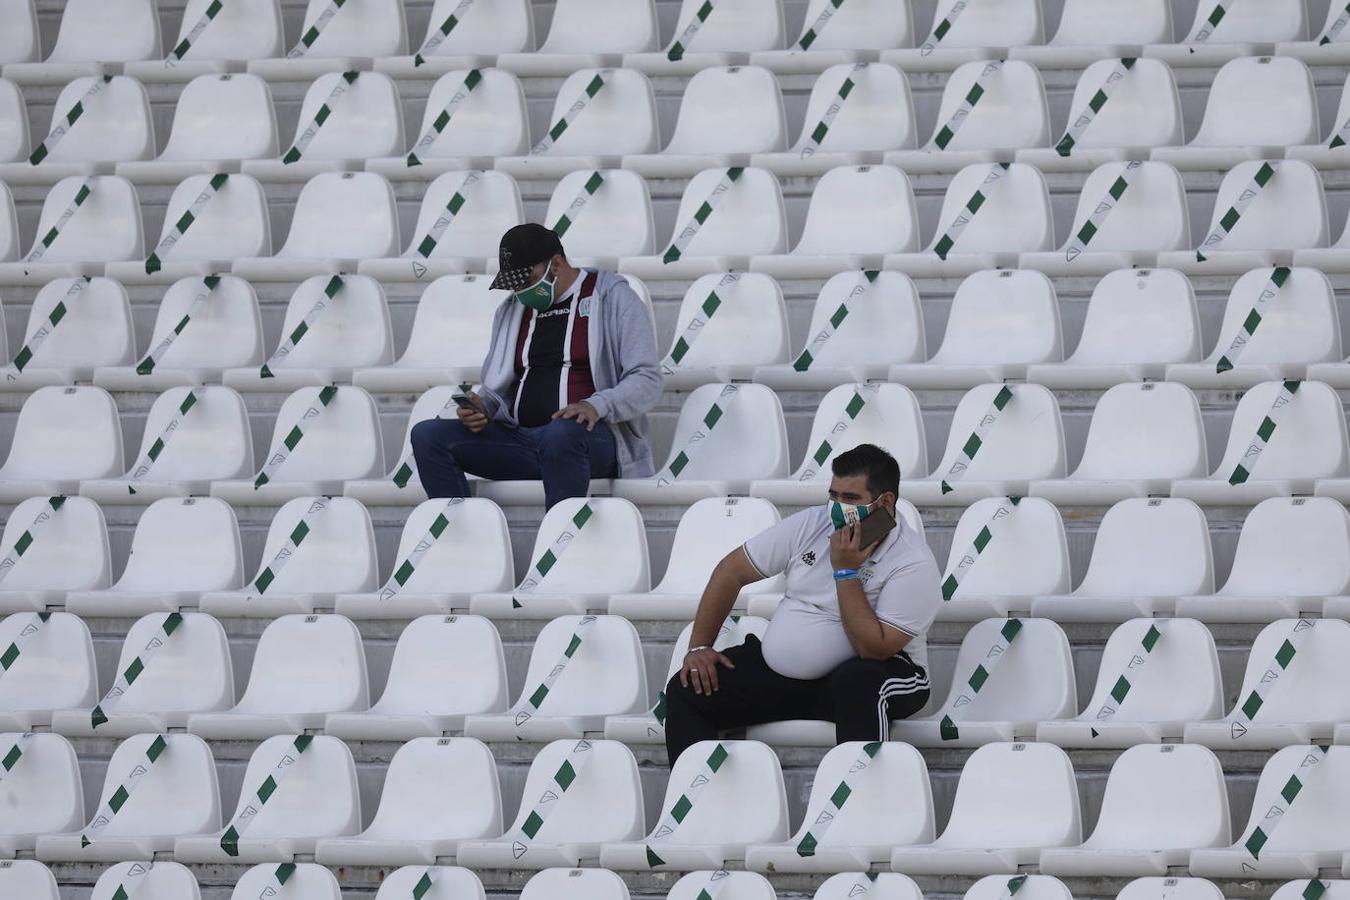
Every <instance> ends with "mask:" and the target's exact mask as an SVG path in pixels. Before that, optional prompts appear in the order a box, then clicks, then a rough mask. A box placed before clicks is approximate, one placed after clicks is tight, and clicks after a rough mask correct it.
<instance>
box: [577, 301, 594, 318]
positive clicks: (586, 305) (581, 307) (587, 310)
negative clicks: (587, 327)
mask: <svg viewBox="0 0 1350 900" xmlns="http://www.w3.org/2000/svg"><path fill="white" fill-rule="evenodd" d="M577 315H579V316H581V317H582V318H583V319H589V318H590V316H591V298H590V297H583V298H582V300H581V302H580V303H579V304H577Z"/></svg>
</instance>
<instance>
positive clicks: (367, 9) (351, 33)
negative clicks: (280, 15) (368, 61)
mask: <svg viewBox="0 0 1350 900" xmlns="http://www.w3.org/2000/svg"><path fill="white" fill-rule="evenodd" d="M330 5H331V4H330V3H329V2H328V0H310V2H309V4H308V5H307V6H306V7H305V21H304V23H303V24H302V25H301V26H300V33H301V34H302V35H303V34H305V33H306V32H307V31H309V29H310V28H312V27H313V26H314V24H315V23H316V22H318V20H319V17H320V16H321V15H323V13H324V10H326V9H328V8H329V7H330ZM443 20H444V17H442V18H440V19H435V18H434V17H433V21H434V23H435V25H436V26H439V25H440V23H441V22H442V21H443ZM407 52H408V27H407V25H406V24H405V23H404V20H403V4H402V3H401V2H399V0H359V2H357V3H350V4H347V5H344V6H343V7H341V9H340V10H339V13H338V15H336V16H334V17H333V18H332V20H331V21H330V22H329V23H328V25H327V27H325V28H324V29H323V31H322V32H321V33H320V34H319V37H318V39H317V40H315V41H314V43H313V44H311V45H310V47H309V50H308V51H307V52H306V54H305V55H306V56H310V57H319V58H323V57H330V56H403V55H405V54H406V53H407Z"/></svg>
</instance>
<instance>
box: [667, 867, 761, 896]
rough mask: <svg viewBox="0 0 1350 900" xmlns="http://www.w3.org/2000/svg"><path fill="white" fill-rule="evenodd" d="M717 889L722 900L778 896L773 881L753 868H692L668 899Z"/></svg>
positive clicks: (673, 889) (673, 888)
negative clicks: (736, 869) (735, 869)
mask: <svg viewBox="0 0 1350 900" xmlns="http://www.w3.org/2000/svg"><path fill="white" fill-rule="evenodd" d="M711 891H716V892H717V896H718V897H719V898H721V900H777V897H778V895H777V894H776V893H774V889H773V884H772V883H770V881H769V879H767V878H765V877H764V876H763V875H759V874H756V873H754V872H728V871H727V870H726V869H718V870H717V871H715V872H712V871H708V870H706V869H705V870H702V871H698V872H689V873H688V874H686V875H684V876H682V877H681V878H680V880H679V881H677V882H675V883H674V884H673V885H671V887H670V893H669V894H667V895H666V900H699V898H700V897H702V896H705V895H711Z"/></svg>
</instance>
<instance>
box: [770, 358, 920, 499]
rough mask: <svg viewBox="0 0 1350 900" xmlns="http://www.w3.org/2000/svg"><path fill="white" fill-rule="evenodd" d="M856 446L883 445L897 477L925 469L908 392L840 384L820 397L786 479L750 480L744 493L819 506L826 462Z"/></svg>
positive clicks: (825, 489)
mask: <svg viewBox="0 0 1350 900" xmlns="http://www.w3.org/2000/svg"><path fill="white" fill-rule="evenodd" d="M859 444H875V445H877V446H878V447H883V448H885V449H886V451H887V452H889V453H890V454H891V456H893V457H895V460H896V462H898V463H899V464H900V476H901V478H902V479H904V478H907V477H909V475H910V474H911V473H914V472H927V471H928V451H927V446H926V444H925V440H924V426H923V417H922V415H921V413H920V412H919V401H918V400H917V399H915V397H914V392H913V391H911V390H910V389H909V388H907V387H905V386H903V385H899V384H885V383H882V384H843V385H840V386H839V387H837V388H834V389H832V390H831V391H829V392H828V393H826V394H825V396H824V397H823V398H821V401H820V405H819V406H818V407H816V415H815V419H814V420H813V421H812V423H811V436H810V438H808V439H807V442H806V454H805V457H804V458H803V459H802V463H801V465H800V466H798V467H797V469H796V471H794V472H793V473H792V475H790V476H789V477H788V478H783V479H776V480H772V481H754V482H751V484H750V493H751V495H752V496H755V497H764V498H766V499H768V500H772V501H773V502H774V503H778V504H784V505H788V506H797V505H803V506H809V505H811V504H814V503H823V502H824V499H825V496H826V494H827V493H828V491H829V483H830V478H831V475H832V472H831V469H830V464H831V463H832V462H833V461H834V458H835V457H836V456H838V455H839V454H841V453H843V452H845V451H847V450H851V449H853V448H854V447H856V446H858V445H859Z"/></svg>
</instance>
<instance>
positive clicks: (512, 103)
mask: <svg viewBox="0 0 1350 900" xmlns="http://www.w3.org/2000/svg"><path fill="white" fill-rule="evenodd" d="M500 5H501V4H494V6H492V7H481V9H482V10H483V11H484V12H486V11H489V10H491V9H494V8H495V7H496V6H500ZM476 12H477V10H472V9H471V11H470V15H469V18H470V19H472V18H473V16H474V13H476ZM433 27H435V26H434V25H433ZM460 30H461V29H460V28H455V30H454V31H452V32H450V38H447V39H446V43H449V42H450V39H451V38H455V37H458V36H459V32H460ZM441 46H445V45H444V44H442V45H441ZM438 49H439V48H438ZM470 71H478V72H479V74H480V76H481V78H482V80H481V81H480V82H478V84H477V86H476V87H474V89H473V90H471V91H469V92H468V93H467V94H465V95H464V98H463V99H462V100H461V101H460V103H459V106H457V107H456V108H455V114H454V115H453V116H451V117H450V121H449V122H447V123H445V126H444V128H443V129H442V130H441V132H440V133H439V134H437V135H436V136H435V140H433V141H432V142H431V144H430V145H429V146H427V147H425V148H416V153H417V155H418V156H419V157H420V158H423V159H440V158H444V157H453V156H514V155H519V154H522V153H524V152H525V151H526V150H528V149H529V138H530V132H529V122H528V119H527V118H526V114H525V91H524V90H523V89H522V88H521V86H520V80H519V79H517V78H516V76H515V75H513V74H511V73H510V72H507V71H505V70H504V69H478V70H470V69H455V70H454V71H452V72H448V73H446V74H445V75H442V76H441V77H440V78H438V79H437V80H436V83H435V84H433V85H432V86H431V93H430V94H429V95H428V96H427V106H426V111H425V112H424V113H423V115H422V124H421V125H420V126H419V127H418V132H417V138H415V140H416V139H419V138H421V137H422V136H423V135H426V134H429V133H431V130H432V126H433V125H434V124H435V122H436V120H437V118H439V117H440V115H441V113H442V112H443V111H444V110H445V108H446V106H448V105H449V103H450V100H451V98H453V97H454V96H455V95H456V94H457V93H458V92H459V91H460V90H461V89H462V88H463V87H464V82H465V79H467V78H468V77H469V72H470Z"/></svg>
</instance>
